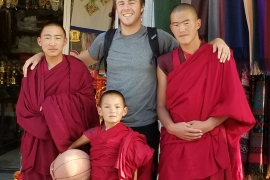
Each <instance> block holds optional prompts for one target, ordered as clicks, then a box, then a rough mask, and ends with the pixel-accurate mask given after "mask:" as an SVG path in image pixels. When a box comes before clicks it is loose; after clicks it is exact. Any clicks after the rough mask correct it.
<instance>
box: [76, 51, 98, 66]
mask: <svg viewBox="0 0 270 180" xmlns="http://www.w3.org/2000/svg"><path fill="white" fill-rule="evenodd" d="M76 58H78V59H80V60H81V61H82V62H83V63H84V64H85V65H86V66H87V67H88V66H91V65H93V64H96V63H97V62H98V61H97V60H95V59H93V58H92V57H91V56H90V54H89V52H88V50H85V51H83V52H81V54H79V55H78V56H77V57H76Z"/></svg>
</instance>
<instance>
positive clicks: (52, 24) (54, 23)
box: [39, 21, 66, 37]
mask: <svg viewBox="0 0 270 180" xmlns="http://www.w3.org/2000/svg"><path fill="white" fill-rule="evenodd" d="M47 26H57V27H60V28H61V29H62V30H63V32H64V35H65V37H66V31H65V29H64V28H63V25H62V24H60V22H59V21H48V22H46V23H45V24H44V25H43V26H42V28H41V30H40V31H39V37H40V36H41V33H42V31H43V29H44V28H45V27H47Z"/></svg>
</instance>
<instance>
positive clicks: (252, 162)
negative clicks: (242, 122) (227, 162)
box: [246, 75, 270, 180]
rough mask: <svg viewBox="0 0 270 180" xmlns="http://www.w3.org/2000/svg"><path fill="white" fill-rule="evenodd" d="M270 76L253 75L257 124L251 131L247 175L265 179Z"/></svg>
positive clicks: (254, 109)
mask: <svg viewBox="0 0 270 180" xmlns="http://www.w3.org/2000/svg"><path fill="white" fill-rule="evenodd" d="M269 80H270V78H269V77H267V76H264V75H260V76H253V77H252V87H254V88H253V92H254V94H253V99H254V100H253V104H252V109H253V114H254V116H255V119H256V124H255V126H254V127H253V128H252V130H251V131H250V152H249V156H248V170H247V173H246V174H247V176H248V177H250V178H252V179H256V180H257V179H258V180H264V179H265V177H266V175H267V164H269V157H270V156H269V129H270V128H269V120H270V116H269V115H270V113H269V112H270V111H269V110H270V109H269V107H270V102H269V95H270V94H269V92H270V83H269Z"/></svg>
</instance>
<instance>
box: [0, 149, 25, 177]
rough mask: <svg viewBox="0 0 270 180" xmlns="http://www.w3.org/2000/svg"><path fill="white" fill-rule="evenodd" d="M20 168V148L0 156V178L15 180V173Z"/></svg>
mask: <svg viewBox="0 0 270 180" xmlns="http://www.w3.org/2000/svg"><path fill="white" fill-rule="evenodd" d="M18 170H20V154H19V148H17V149H14V150H12V151H10V152H8V153H6V154H3V155H1V156H0V179H1V180H13V173H14V172H15V171H18Z"/></svg>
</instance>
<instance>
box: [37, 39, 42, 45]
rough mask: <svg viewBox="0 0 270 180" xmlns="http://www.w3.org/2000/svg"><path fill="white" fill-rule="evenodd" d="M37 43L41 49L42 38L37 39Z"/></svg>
mask: <svg viewBox="0 0 270 180" xmlns="http://www.w3.org/2000/svg"><path fill="white" fill-rule="evenodd" d="M37 43H38V45H39V46H40V47H41V38H40V37H38V38H37Z"/></svg>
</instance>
